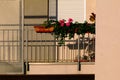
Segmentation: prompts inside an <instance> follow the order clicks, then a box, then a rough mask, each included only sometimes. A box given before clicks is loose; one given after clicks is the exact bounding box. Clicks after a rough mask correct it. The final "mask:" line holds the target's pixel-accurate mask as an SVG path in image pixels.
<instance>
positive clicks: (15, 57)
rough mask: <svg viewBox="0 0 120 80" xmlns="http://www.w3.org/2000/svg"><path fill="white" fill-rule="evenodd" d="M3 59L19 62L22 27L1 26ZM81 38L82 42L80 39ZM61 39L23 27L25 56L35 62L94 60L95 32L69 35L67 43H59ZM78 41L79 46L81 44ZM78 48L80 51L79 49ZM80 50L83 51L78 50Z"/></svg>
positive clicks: (0, 50) (0, 58)
mask: <svg viewBox="0 0 120 80" xmlns="http://www.w3.org/2000/svg"><path fill="white" fill-rule="evenodd" d="M0 36H1V37H0V61H1V62H2V61H3V62H19V61H20V58H21V57H22V56H21V55H20V54H21V53H20V43H19V42H20V30H19V29H0ZM78 40H79V43H78ZM57 43H58V40H55V38H54V35H51V34H50V33H36V32H35V31H34V29H33V27H29V28H28V27H25V29H24V41H23V44H24V53H23V57H24V60H27V61H28V62H34V63H56V62H57V63H64V62H78V57H79V56H80V61H85V62H94V61H95V35H94V34H86V35H85V36H82V35H80V37H79V38H78V35H75V37H74V38H73V39H72V40H69V39H66V40H65V45H63V46H59V45H58V44H57ZM78 45H79V47H78ZM78 48H79V51H78ZM78 52H80V55H79V53H78Z"/></svg>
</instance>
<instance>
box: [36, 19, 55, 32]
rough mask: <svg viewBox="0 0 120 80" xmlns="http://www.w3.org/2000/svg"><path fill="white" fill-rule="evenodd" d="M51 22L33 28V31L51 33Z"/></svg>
mask: <svg viewBox="0 0 120 80" xmlns="http://www.w3.org/2000/svg"><path fill="white" fill-rule="evenodd" d="M52 23H53V20H47V21H44V23H43V24H41V25H40V26H34V29H35V31H36V32H37V33H51V32H53V30H54V27H53V24H52Z"/></svg>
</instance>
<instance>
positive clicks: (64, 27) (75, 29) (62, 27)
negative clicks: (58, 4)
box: [34, 13, 95, 45]
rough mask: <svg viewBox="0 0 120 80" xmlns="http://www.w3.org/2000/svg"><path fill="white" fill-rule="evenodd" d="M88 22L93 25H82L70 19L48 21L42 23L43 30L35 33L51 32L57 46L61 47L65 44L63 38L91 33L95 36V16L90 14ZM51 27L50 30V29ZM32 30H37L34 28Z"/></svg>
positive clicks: (86, 23) (85, 23)
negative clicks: (56, 41)
mask: <svg viewBox="0 0 120 80" xmlns="http://www.w3.org/2000/svg"><path fill="white" fill-rule="evenodd" d="M90 20H91V21H92V22H93V23H88V22H87V21H85V22H84V23H79V22H73V19H72V18H69V19H68V20H65V19H62V20H59V21H57V20H48V21H45V22H44V24H43V25H44V27H42V28H44V29H40V27H39V29H38V31H36V32H52V33H53V34H54V35H55V38H56V39H57V40H59V42H58V44H59V45H62V44H64V43H65V38H67V37H68V38H69V39H71V38H73V37H74V35H75V34H78V35H80V34H82V35H83V36H84V35H85V33H92V34H95V14H94V13H92V15H91V16H90ZM51 27H52V28H51ZM34 28H37V27H36V26H34ZM50 30H52V31H50Z"/></svg>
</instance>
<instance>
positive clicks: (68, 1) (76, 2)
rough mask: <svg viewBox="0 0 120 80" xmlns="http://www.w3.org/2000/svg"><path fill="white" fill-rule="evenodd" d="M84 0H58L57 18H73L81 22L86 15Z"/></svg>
mask: <svg viewBox="0 0 120 80" xmlns="http://www.w3.org/2000/svg"><path fill="white" fill-rule="evenodd" d="M85 4H86V3H85V0H58V19H68V18H73V19H74V21H79V22H83V21H84V20H85V16H86V7H85V6H86V5H85Z"/></svg>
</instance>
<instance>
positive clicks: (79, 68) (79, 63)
mask: <svg viewBox="0 0 120 80" xmlns="http://www.w3.org/2000/svg"><path fill="white" fill-rule="evenodd" d="M78 71H81V62H80V35H78Z"/></svg>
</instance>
